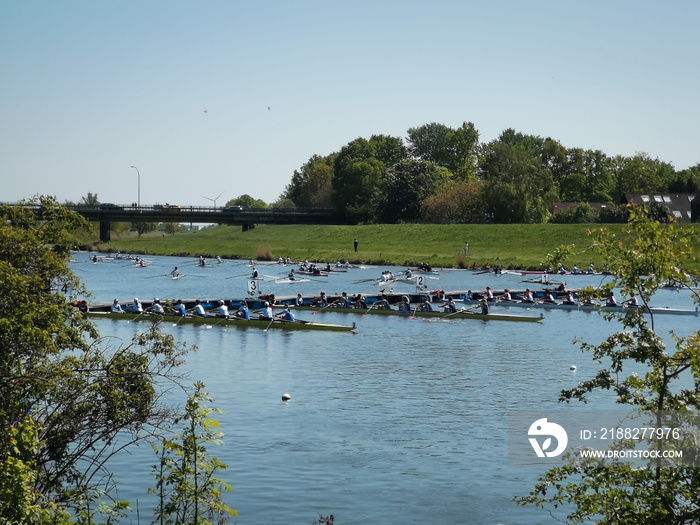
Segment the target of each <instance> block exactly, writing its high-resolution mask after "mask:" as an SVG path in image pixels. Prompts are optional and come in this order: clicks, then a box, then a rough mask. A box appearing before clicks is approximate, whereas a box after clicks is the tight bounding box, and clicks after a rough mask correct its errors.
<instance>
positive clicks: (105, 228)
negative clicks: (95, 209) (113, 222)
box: [100, 221, 112, 242]
mask: <svg viewBox="0 0 700 525" xmlns="http://www.w3.org/2000/svg"><path fill="white" fill-rule="evenodd" d="M109 226H110V223H109V221H100V240H101V241H102V242H109V241H110V240H111V239H112V234H111V232H110V231H109Z"/></svg>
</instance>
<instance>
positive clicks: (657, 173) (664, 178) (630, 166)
mask: <svg viewBox="0 0 700 525" xmlns="http://www.w3.org/2000/svg"><path fill="white" fill-rule="evenodd" d="M609 169H610V172H611V173H612V177H613V181H614V189H613V191H612V197H613V200H614V201H617V202H620V201H621V200H622V197H623V196H624V195H625V193H638V192H654V191H656V192H663V191H664V190H665V189H666V188H667V187H668V186H670V184H671V183H672V181H673V179H674V178H675V171H674V169H673V167H672V166H671V165H670V164H668V163H665V162H661V161H659V159H652V158H651V157H649V155H648V154H646V153H638V154H637V155H635V156H634V157H621V156H619V155H618V156H616V157H614V158H613V159H612V160H611V162H610V168H609Z"/></svg>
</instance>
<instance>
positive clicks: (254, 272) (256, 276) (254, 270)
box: [251, 266, 258, 279]
mask: <svg viewBox="0 0 700 525" xmlns="http://www.w3.org/2000/svg"><path fill="white" fill-rule="evenodd" d="M257 278H258V271H257V270H256V269H255V266H253V276H252V277H251V279H257Z"/></svg>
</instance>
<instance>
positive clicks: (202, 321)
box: [87, 311, 355, 332]
mask: <svg viewBox="0 0 700 525" xmlns="http://www.w3.org/2000/svg"><path fill="white" fill-rule="evenodd" d="M87 315H88V317H93V318H96V319H97V318H99V319H112V320H113V321H146V322H153V321H162V322H165V323H176V324H194V325H212V326H214V325H215V326H235V327H236V328H262V329H267V328H278V329H281V330H329V331H332V332H351V331H352V330H355V326H346V325H339V324H325V323H312V322H311V321H301V320H297V321H285V320H282V319H278V318H275V319H274V320H273V321H272V322H270V320H269V319H267V320H266V319H250V320H246V319H239V318H224V317H222V318H216V317H181V316H177V315H155V314H153V315H143V314H137V313H123V314H113V313H110V312H94V311H88V313H87ZM137 318H138V319H137Z"/></svg>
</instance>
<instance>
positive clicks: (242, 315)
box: [236, 301, 250, 321]
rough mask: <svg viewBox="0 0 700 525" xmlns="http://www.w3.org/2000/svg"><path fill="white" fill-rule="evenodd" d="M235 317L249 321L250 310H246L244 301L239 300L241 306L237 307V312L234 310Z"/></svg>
mask: <svg viewBox="0 0 700 525" xmlns="http://www.w3.org/2000/svg"><path fill="white" fill-rule="evenodd" d="M236 317H240V318H241V319H245V320H246V321H250V310H248V305H247V304H246V302H245V301H242V302H241V306H239V307H238V312H236Z"/></svg>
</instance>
